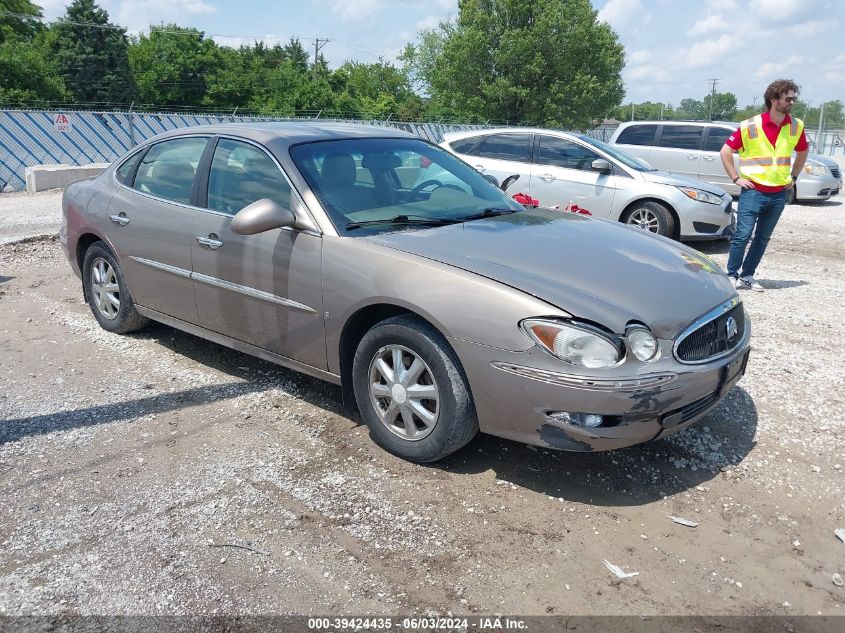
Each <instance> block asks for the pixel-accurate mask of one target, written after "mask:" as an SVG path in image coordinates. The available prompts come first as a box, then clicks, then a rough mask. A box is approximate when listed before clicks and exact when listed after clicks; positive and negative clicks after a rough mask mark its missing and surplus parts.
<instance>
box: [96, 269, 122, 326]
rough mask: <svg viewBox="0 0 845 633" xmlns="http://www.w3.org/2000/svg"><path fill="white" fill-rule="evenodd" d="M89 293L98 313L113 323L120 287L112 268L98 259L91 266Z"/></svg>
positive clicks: (116, 313) (118, 306)
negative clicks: (92, 296) (92, 297)
mask: <svg viewBox="0 0 845 633" xmlns="http://www.w3.org/2000/svg"><path fill="white" fill-rule="evenodd" d="M91 292H92V294H93V295H94V300H95V301H94V303H95V305H96V306H97V310H98V311H99V313H100V314H101V315H102V316H103V317H105V318H106V319H109V320H110V321H113V320H114V319H116V318H117V315H118V313H119V312H120V285H119V284H118V282H117V275H116V273H115V271H114V268H113V267H112V265H111V264H109V262H108V261H106V260H105V259H103V258H102V257H98V258H97V259H95V260H94V261H93V262H92V264H91Z"/></svg>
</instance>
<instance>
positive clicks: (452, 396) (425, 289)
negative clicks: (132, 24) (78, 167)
mask: <svg viewBox="0 0 845 633" xmlns="http://www.w3.org/2000/svg"><path fill="white" fill-rule="evenodd" d="M432 167H433V169H432ZM432 173H436V174H442V175H445V176H444V177H443V178H440V179H437V178H431V177H428V176H427V175H429V174H432ZM60 236H61V242H62V245H63V247H64V248H65V251H66V254H67V256H68V259H69V261H70V263H71V265H72V266H73V268H74V270H75V271H76V273H77V274H78V275H79V276H80V277H81V278H82V288H83V293H84V296H85V298H86V300H87V301H88V303H89V304H90V307H91V311H92V312H93V315H94V317H95V318H96V319H97V321H98V322H99V323H100V325H101V326H102V327H103V328H105V329H106V330H109V331H111V332H117V333H125V332H130V331H132V330H136V329H138V328H140V327H143V326H144V325H145V324H146V323H147V322H148V320H149V319H153V320H155V321H159V322H161V323H165V324H168V325H171V326H173V327H176V328H179V329H181V330H185V331H187V332H190V333H192V334H195V335H197V336H199V337H201V338H203V339H207V340H209V341H213V342H215V343H219V344H222V345H226V346H228V347H232V348H234V349H237V350H241V351H243V352H246V353H248V354H253V355H255V356H258V357H260V358H264V359H266V360H269V361H272V362H274V363H278V364H280V365H283V366H285V367H290V368H293V369H296V370H298V371H302V372H305V373H308V374H310V375H313V376H317V377H319V378H322V379H325V380H328V381H331V382H334V383H339V384H341V385H342V387H343V393H344V399H345V400H346V401H347V403H348V404H350V405H355V406H357V409H358V410H359V411H360V413H361V416H362V417H363V419H364V421H365V422H366V424H367V426H368V427H369V429H370V434H371V436H372V437H373V439H374V440H375V441H376V442H378V443H379V444H380V445H381V446H383V447H384V448H386V449H387V450H389V451H391V452H393V453H395V454H396V455H399V456H401V457H403V458H405V459H409V460H413V461H419V462H425V461H433V460H437V459H440V458H442V457H444V456H446V455H448V454H450V453H452V452H453V451H456V450H458V449H459V448H461V447H462V446H463V445H465V444H466V443H467V442H469V441H470V439H472V437H473V436H474V435H475V434H476V432H477V431H478V430H479V429H480V430H481V431H484V432H487V433H491V434H494V435H498V436H501V437H506V438H512V439H515V440H519V441H523V442H528V443H531V444H537V445H541V446H547V447H551V448H556V449H564V450H574V451H592V450H606V449H613V448H619V447H623V446H629V445H631V444H636V443H638V442H644V441H648V440H653V439H656V438H659V437H663V436H665V435H667V434H669V433H673V432H675V431H677V430H679V429H682V428H685V427H686V426H688V425H690V424H692V423H694V422H695V421H696V420H698V419H699V418H700V417H701V416H703V415H704V414H705V413H707V412H708V411H710V410H711V409H712V408H713V407H715V406H716V405H717V404H718V403H719V401H720V400H721V399H722V398H723V397H724V396H725V395H726V394H727V393H728V391H729V390H730V389H731V388H732V387H733V386H734V384H735V383H736V382H737V381H738V380H739V379H740V377H741V376H742V374H743V372H744V371H745V367H746V363H747V360H748V350H749V338H750V325H749V322H748V320H747V319H746V317H745V314H744V311H743V306H742V303H741V302H740V300H739V298H738V296H737V294H736V291H735V290H734V288H733V284H731V283H730V281H729V280H728V279H727V277H726V276H725V275H724V274H723V273H722V272H721V271H720V270H719V269H718V268H717V267H716V266H715V265H714V264H713V263H712V262H711V261H710V260H709V259H707V258H706V257H704V256H702V255H700V254H699V253H697V252H696V251H694V250H692V249H690V248H687V247H686V246H684V245H682V244H678V243H675V242H672V241H670V240H668V239H665V238H662V237H660V236H655V235H652V234H649V233H647V232H645V231H642V230H640V229H637V228H633V227H629V226H624V225H620V224H618V223H615V222H609V221H604V220H597V219H594V218H589V217H585V216H583V215H575V214H571V213H561V212H559V211H552V210H549V209H524V208H523V207H522V206H520V205H519V204H517V203H516V202H514V201H513V200H512V199H511V198H509V197H508V196H507V195H506V194H505V193H504V192H502V191H501V190H499V189H498V188H497V187H495V186H494V185H492V184H491V183H490V182H488V181H487V180H485V179H484V178H483V177H482V176H481V175H480V174H479V173H478V172H476V171H475V170H474V169H472V168H471V167H470V166H469V165H467V164H466V163H464V162H463V161H461V160H460V159H459V158H457V157H455V156H454V155H452V154H450V153H449V152H447V151H445V150H443V149H441V148H439V147H437V146H435V145H433V144H431V143H428V142H426V141H423V140H420V139H418V138H416V137H413V136H410V135H408V134H405V133H403V132H400V131H397V130H387V129H384V128H374V127H367V126H353V125H346V126H344V125H316V124H278V123H272V124H269V123H268V124H259V123H255V124H242V125H231V126H214V127H199V128H190V129H183V130H178V131H173V132H170V133H167V134H164V135H161V136H158V137H156V138H154V139H151V140H149V141H147V142H145V143H144V144H143V145H141V146H139V147H136V148H134V149H133V150H131V151H130V152H129V153H128V154H127V155H126V156H124V157H123V158H121V159H120V160H118V161H117V162H115V164H114V165H112V166H111V167H110V168H109V169H107V170H106V171H105V172H104V173H103V174H102V175H100V176H99V177H97V178H94V179H91V180H87V181H82V182H78V183H75V184H73V185H70V186H69V187H68V188H67V189H66V190H65V195H64V199H63V225H62V229H61V233H60Z"/></svg>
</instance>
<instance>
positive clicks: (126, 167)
mask: <svg viewBox="0 0 845 633" xmlns="http://www.w3.org/2000/svg"><path fill="white" fill-rule="evenodd" d="M143 153H144V152H136V153H135V155H134V156H132V157H130V158H128V159H126V161H124V163H123V164H122V165H121V166H120V167H118V168H117V170H116V171H115V172H114V176H115V178H117V181H118V182H119V183H121V184H124V185H128V186H130V187H131V186H132V183H131V182H130V181H131V179H132V174H134V173H135V165H137V164H138V161H139V160H140V159H141V154H143Z"/></svg>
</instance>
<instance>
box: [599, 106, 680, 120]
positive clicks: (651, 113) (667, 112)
mask: <svg viewBox="0 0 845 633" xmlns="http://www.w3.org/2000/svg"><path fill="white" fill-rule="evenodd" d="M632 113H633V117H634V118H633V120H634V121H657V120H659V119H671V118H673V114H674V112H673V110H672V106H671V105H670V106H667V105H666V104H663V103H654V102H652V101H643V102H642V103H635V104H633V108H632V107H631V104H630V103H629V104H627V105H625V104H623V105H620V106H618V107H616V108H614V109H613V110H611V111H610V114H609V115H608V116H609V117H610V118H613V119H617V120H619V121H631V120H632V119H631V115H632Z"/></svg>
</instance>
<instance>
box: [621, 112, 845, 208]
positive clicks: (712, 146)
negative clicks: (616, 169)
mask: <svg viewBox="0 0 845 633" xmlns="http://www.w3.org/2000/svg"><path fill="white" fill-rule="evenodd" d="M737 127H739V124H738V123H724V122H702V121H698V122H695V121H629V122H627V123H621V124H620V125H619V127H618V128H616V130H614V132H613V135H612V136H611V137H610V143H611V145H614V146H615V147H618V148H619V149H621V150H623V151H625V152H627V153H629V154H632V155H634V156H637V157H639V158H642V159H643V160H645V161H647V162H648V163H649V164H651V165H653V166H654V167H656V168H657V169H662V170H664V171H670V172H673V173H677V174H682V175H684V176H687V177H689V178H698V179H699V180H703V181H705V182H708V183H710V184H711V185H716V186H718V187H721V188H722V189H724V190H725V191H727V192H728V193H730V194H731V195H733V196H738V195H739V192H740V188H739V187H738V186H737V185H735V184H734V183H733V182H731V179H730V178H728V175H727V174H726V173H725V169H724V167H722V159H721V158H720V157H719V150H721V149H722V146H723V145H724V144H725V140H726V139H727V138H728V137H729V136H730V135H731V134H733V133H734V132H735V131H736V128H737ZM734 161H735V163H736V166H737V170H738V169H739V157H738V156H737V155H734ZM841 188H842V172H841V170H840V169H839V165H838V164H837V163H836V161H834V160H833V159H832V158H827V157H826V156H819V155H818V154H810V155H809V156H808V157H807V163H806V165H805V166H804V171H803V172H801V175H800V176H799V177H798V180H797V182H796V186H795V188H794V189H793V190H792V191H791V192H790V193H789V197H788V199H787V203H788V204H791V203H793V202H795V201H796V200H798V201H802V200H827V199H828V198H830V197H831V196H835V195H836V194H838V193H839V190H840V189H841Z"/></svg>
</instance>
